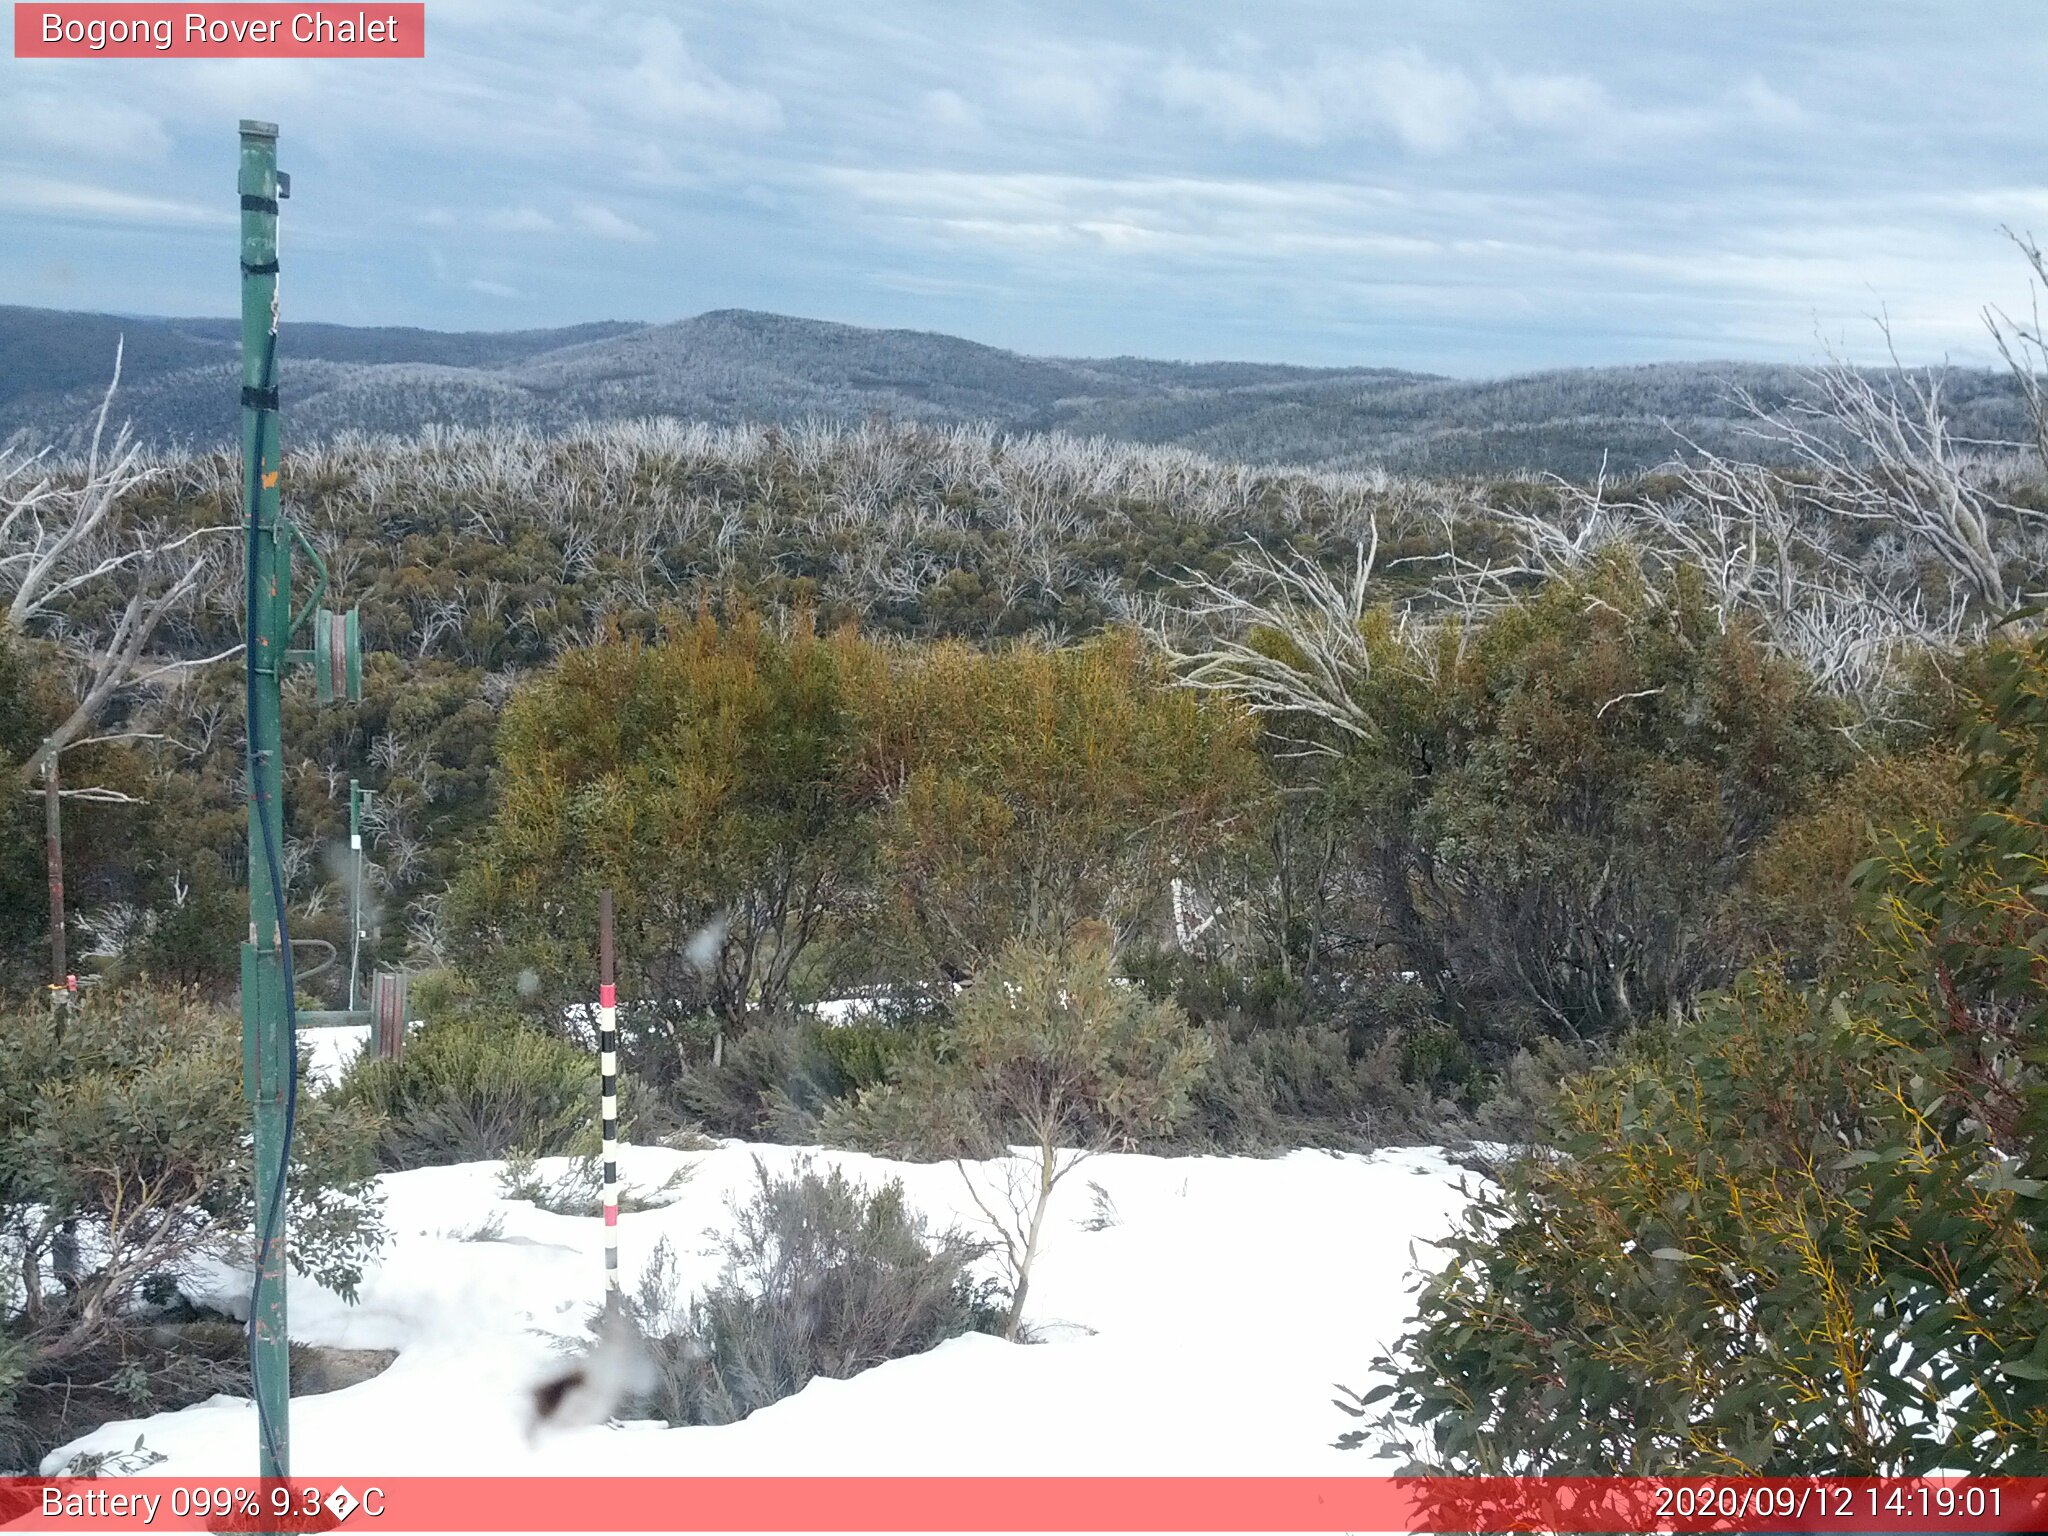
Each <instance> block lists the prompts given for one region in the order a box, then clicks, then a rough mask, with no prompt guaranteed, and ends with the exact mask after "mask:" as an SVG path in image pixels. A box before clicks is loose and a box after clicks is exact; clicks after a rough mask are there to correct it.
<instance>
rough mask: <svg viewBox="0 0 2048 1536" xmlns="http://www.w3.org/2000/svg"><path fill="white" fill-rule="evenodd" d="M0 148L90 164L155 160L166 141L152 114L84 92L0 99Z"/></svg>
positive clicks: (25, 94)
mask: <svg viewBox="0 0 2048 1536" xmlns="http://www.w3.org/2000/svg"><path fill="white" fill-rule="evenodd" d="M0 144H4V145H8V146H10V147H16V148H21V149H46V150H55V151H58V152H60V153H62V154H64V155H67V156H68V155H84V156H86V157H88V158H90V159H93V160H159V159H161V158H162V157H163V156H164V155H165V154H166V153H167V152H168V151H169V149H170V147H171V137H170V135H169V134H168V133H166V132H164V125H163V123H162V122H161V121H160V120H159V119H158V118H157V116H156V115H155V114H154V113H151V112H145V111H143V110H142V108H140V107H137V106H133V105H131V104H129V103H127V102H122V101H116V100H113V99H111V98H109V97H106V96H102V95H96V94H93V93H88V92H76V93H67V94H64V95H59V94H57V93H56V92H53V91H21V92H18V93H16V94H14V95H11V96H7V97H4V98H0Z"/></svg>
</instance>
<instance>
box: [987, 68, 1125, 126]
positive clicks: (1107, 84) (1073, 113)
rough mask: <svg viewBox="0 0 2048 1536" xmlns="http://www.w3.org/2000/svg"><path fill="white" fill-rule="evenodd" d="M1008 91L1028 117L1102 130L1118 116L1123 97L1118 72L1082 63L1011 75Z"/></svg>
mask: <svg viewBox="0 0 2048 1536" xmlns="http://www.w3.org/2000/svg"><path fill="white" fill-rule="evenodd" d="M1004 90H1005V94H1006V95H1007V97H1008V98H1009V101H1010V103H1011V104H1012V105H1013V106H1015V107H1017V108H1018V109H1019V110H1021V111H1022V112H1023V113H1024V114H1025V115H1026V116H1027V117H1030V118H1032V119H1033V120H1034V121H1036V122H1038V123H1040V124H1042V125H1044V126H1046V127H1048V128H1057V129H1065V130H1072V129H1077V128H1078V129H1081V130H1083V131H1085V132H1088V133H1100V132H1102V131H1103V130H1104V129H1106V128H1107V127H1108V126H1109V125H1110V122H1111V120H1112V119H1113V118H1114V117H1115V116H1116V112H1117V108H1118V106H1119V104H1120V102H1121V100H1122V97H1123V83H1122V80H1121V79H1120V78H1119V76H1118V75H1117V73H1116V72H1115V71H1113V70H1110V69H1105V68H1102V67H1100V66H1097V67H1095V68H1090V67H1088V66H1086V65H1082V64H1080V63H1079V62H1078V61H1077V63H1076V66H1075V67H1073V68H1068V69H1033V70H1029V71H1026V72H1024V73H1021V74H1015V75H1012V76H1011V77H1010V78H1009V80H1008V81H1007V82H1006V84H1005V87H1004Z"/></svg>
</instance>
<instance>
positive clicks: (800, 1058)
mask: <svg viewBox="0 0 2048 1536" xmlns="http://www.w3.org/2000/svg"><path fill="white" fill-rule="evenodd" d="M832 1033H834V1031H832V1030H831V1029H829V1028H827V1027H825V1026H824V1025H821V1024H819V1023H818V1022H816V1021H815V1020H812V1019H806V1018H777V1019H770V1020H767V1021H765V1022H763V1023H760V1024H757V1025H755V1026H754V1027H753V1028H751V1029H748V1030H746V1031H745V1032H743V1033H741V1034H739V1035H735V1036H732V1037H730V1038H729V1039H728V1040H727V1041H726V1045H725V1055H724V1059H723V1060H722V1061H721V1062H720V1063H719V1064H718V1065H717V1066H715V1067H714V1066H709V1065H706V1066H700V1067H696V1068H693V1069H692V1070H691V1071H690V1073H689V1075H688V1076H686V1077H685V1078H683V1080H682V1081H681V1083H680V1084H679V1085H678V1086H677V1088H676V1097H677V1100H678V1103H679V1105H680V1107H681V1108H682V1110H683V1112H684V1113H685V1114H687V1115H690V1116H692V1117H694V1118H695V1119H696V1120H697V1121H699V1122H700V1123H701V1124H702V1125H703V1127H704V1129H705V1130H706V1131H708V1132H710V1133H711V1134H712V1135H714V1136H737V1137H739V1138H740V1139H742V1140H745V1141H784V1142H806V1141H814V1140H816V1139H817V1134H818V1117H819V1116H820V1115H821V1114H822V1113H823V1112H824V1111H825V1109H826V1108H827V1107H828V1106H830V1105H831V1104H833V1103H835V1102H836V1101H838V1100H839V1099H842V1098H844V1097H845V1096H846V1095H847V1094H848V1093H850V1092H851V1091H852V1090H853V1087H854V1080H853V1078H852V1077H850V1076H849V1075H848V1074H847V1072H846V1070H845V1068H844V1067H843V1066H842V1065H841V1063H840V1060H839V1058H838V1057H837V1056H836V1055H834V1053H833V1051H832V1048H831V1046H830V1045H829V1044H828V1043H827V1038H826V1037H827V1036H829V1035H831V1034H832Z"/></svg>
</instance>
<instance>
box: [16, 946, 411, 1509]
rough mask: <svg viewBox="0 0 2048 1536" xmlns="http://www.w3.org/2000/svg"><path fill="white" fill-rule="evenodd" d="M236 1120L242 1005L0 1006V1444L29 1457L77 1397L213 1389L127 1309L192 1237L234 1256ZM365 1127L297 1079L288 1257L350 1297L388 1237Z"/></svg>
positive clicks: (80, 1422)
mask: <svg viewBox="0 0 2048 1536" xmlns="http://www.w3.org/2000/svg"><path fill="white" fill-rule="evenodd" d="M248 1127H249V1105H248V1101H247V1100H246V1099H245V1098H244V1097H243V1095H242V1045H241V1028H240V1024H239V1021H238V1020H236V1019H234V1018H233V1017H231V1016H229V1015H227V1014H225V1013H223V1012H220V1011H218V1010H215V1009H212V1008H208V1007H206V1006H204V1005H202V1004H200V1003H199V1002H198V1001H197V1000H196V999H195V998H194V997H193V996H192V995H190V994H189V993H183V992H167V991H163V990H157V989H149V988H144V987H140V986H137V987H129V988H123V989H119V990H114V989H111V988H110V989H106V990H101V989H94V990H92V991H90V992H88V993H86V994H85V995H84V996H82V997H81V998H80V999H79V1000H78V1001H77V1002H76V1003H75V1004H74V1005H73V1006H71V1007H70V1008H69V1009H67V1010H66V1011H65V1012H64V1013H63V1014H53V1013H52V1012H51V1010H50V1009H49V1007H48V1005H47V1004H44V1003H42V1002H40V1001H38V1002H36V1003H32V1004H28V1005H25V1006H23V1007H21V1008H19V1009H16V1010H13V1011H11V1012H8V1013H5V1014H0V1249H4V1250H5V1251H6V1254H7V1260H8V1262H7V1263H6V1264H5V1266H4V1267H0V1436H5V1437H6V1440H7V1442H8V1443H7V1444H5V1445H0V1461H4V1463H5V1464H7V1465H16V1464H20V1465H21V1466H22V1468H23V1470H32V1467H30V1466H29V1465H28V1464H30V1463H32V1462H33V1461H34V1460H35V1458H36V1457H38V1456H40V1455H41V1454H42V1453H43V1451H46V1450H47V1449H48V1448H49V1447H50V1446H51V1445H53V1444H56V1443H60V1442H61V1441H62V1440H63V1439H65V1438H68V1437H69V1436H71V1435H76V1434H78V1433H81V1432H82V1431H83V1430H85V1429H87V1428H90V1427H92V1424H93V1423H94V1422H97V1420H93V1419H90V1418H87V1417H83V1416H85V1415H89V1414H91V1413H93V1412H100V1415H101V1417H102V1418H104V1417H106V1416H109V1415H110V1414H111V1413H113V1412H115V1411H125V1412H128V1413H134V1412H137V1411H143V1412H150V1411H155V1410H156V1409H158V1408H162V1407H169V1406H177V1405H179V1404H181V1403H183V1402H190V1401H194V1400H196V1399H197V1398H200V1397H205V1396H207V1395H210V1394H211V1393H212V1392H214V1391H217V1390H221V1384H220V1380H219V1378H218V1375H217V1373H212V1374H209V1372H208V1371H207V1370H203V1369H200V1368H199V1365H198V1364H197V1363H195V1362H194V1361H193V1360H188V1359H186V1358H185V1357H184V1356H183V1355H181V1353H180V1352H179V1351H176V1350H172V1351H168V1352H167V1351H166V1350H165V1349H164V1348H163V1347H162V1346H161V1345H160V1344H154V1343H152V1341H151V1339H150V1338H149V1337H147V1333H148V1329H147V1326H146V1323H145V1321H144V1319H143V1315H142V1312H141V1308H142V1307H143V1304H145V1303H148V1304H151V1305H155V1304H159V1303H161V1302H163V1301H165V1300H166V1299H168V1298H174V1297H175V1295H176V1290H177V1280H178V1277H179V1276H180V1275H181V1274H182V1273H183V1272H184V1271H185V1270H186V1268H187V1267H188V1266H189V1265H191V1264H192V1263H194V1262H195V1261H197V1260H199V1259H200V1258H201V1257H203V1256H211V1257H217V1258H222V1259H226V1260H229V1261H231V1262H247V1259H248V1256H249V1249H250V1244H251V1237H250V1232H251V1227H252V1217H253V1214H254V1205H255V1197H254V1191H253V1189H252V1187H251V1168H250V1162H249V1151H248ZM373 1133H374V1122H373V1120H372V1119H371V1118H370V1117H368V1116H366V1115H364V1114H363V1113H362V1112H361V1108H360V1106H354V1105H349V1104H344V1103H337V1102H335V1101H334V1100H333V1099H332V1098H331V1097H330V1096H327V1095H316V1094H313V1093H311V1092H308V1091H306V1090H305V1087H304V1084H303V1083H302V1084H301V1092H300V1096H299V1103H298V1119H297V1131H296V1134H295V1136H294V1138H293V1142H292V1168H291V1179H290V1184H289V1191H290V1193H289V1202H290V1221H291V1233H292V1241H291V1245H290V1256H291V1262H292V1266H293V1268H294V1269H296V1270H297V1271H299V1272H300V1273H302V1274H306V1275H310V1276H311V1277H313V1278H314V1279H315V1280H317V1281H319V1282H320V1283H321V1284H322V1285H325V1286H327V1287H328V1288H330V1289H332V1290H335V1291H338V1292H339V1293H341V1294H342V1295H343V1296H345V1297H350V1298H352V1297H353V1295H354V1290H355V1285H356V1282H357V1280H358V1279H359V1278H360V1276H361V1273H362V1266H363V1264H364V1263H365V1262H366V1261H367V1260H368V1258H369V1257H370V1256H371V1255H372V1254H373V1253H374V1252H375V1251H376V1249H377V1247H378V1245H379V1243H380V1242H381V1241H382V1237H383V1229H382V1225H381V1221H380V1217H379V1211H378V1204H377V1200H376V1197H375V1191H374V1188H373V1186H372V1185H371V1183H370V1179H371V1177H372V1175H373V1174H374V1172H375V1160H374V1157H373V1155H372V1137H373ZM51 1280H57V1281H61V1282H62V1284H61V1288H59V1287H52V1286H51V1285H50V1284H49V1283H48V1282H49V1281H51ZM187 1353H189V1352H187ZM188 1365H189V1366H191V1368H190V1369H188V1368H187V1366H188ZM110 1382H113V1383H115V1384H116V1385H118V1387H119V1394H118V1395H119V1398H120V1400H119V1402H117V1403H111V1404H110V1401H109V1399H108V1397H107V1396H106V1392H105V1391H102V1390H101V1389H102V1388H108V1384H109V1383H110ZM109 1390H111V1388H109ZM10 1421H11V1422H10Z"/></svg>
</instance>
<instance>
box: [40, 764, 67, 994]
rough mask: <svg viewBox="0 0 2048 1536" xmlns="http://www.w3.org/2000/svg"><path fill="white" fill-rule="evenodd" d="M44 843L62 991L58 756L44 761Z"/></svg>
mask: <svg viewBox="0 0 2048 1536" xmlns="http://www.w3.org/2000/svg"><path fill="white" fill-rule="evenodd" d="M43 846H44V849H45V851H46V853H47V854H48V856H49V865H50V985H51V986H53V987H56V988H57V989H59V990H60V991H61V990H63V988H64V978H65V976H66V974H67V972H66V968H65V963H64V962H65V955H64V797H63V791H62V787H61V785H60V784H59V782H58V778H57V756H56V754H55V753H52V754H51V755H50V758H49V761H47V762H46V763H44V764H43Z"/></svg>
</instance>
